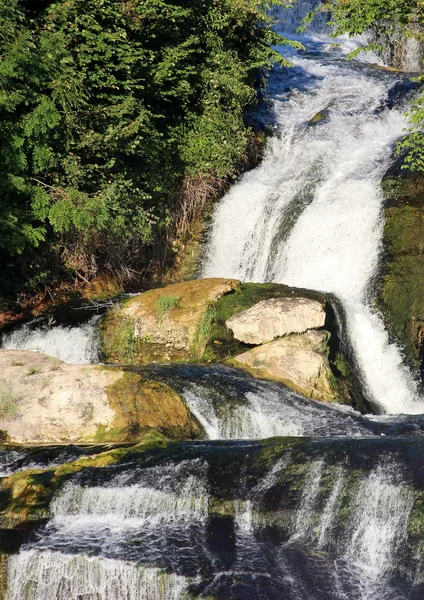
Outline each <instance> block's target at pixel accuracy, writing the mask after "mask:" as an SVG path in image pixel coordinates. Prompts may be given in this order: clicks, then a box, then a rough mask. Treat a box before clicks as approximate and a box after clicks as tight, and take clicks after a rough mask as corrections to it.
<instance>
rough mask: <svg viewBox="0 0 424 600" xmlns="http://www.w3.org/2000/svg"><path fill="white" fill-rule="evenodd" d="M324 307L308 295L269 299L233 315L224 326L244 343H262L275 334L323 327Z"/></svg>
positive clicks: (279, 334)
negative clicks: (307, 296) (304, 296)
mask: <svg viewBox="0 0 424 600" xmlns="http://www.w3.org/2000/svg"><path fill="white" fill-rule="evenodd" d="M325 316H326V315H325V310H324V308H323V306H322V304H320V303H319V302H317V301H316V300H310V299H308V298H271V299H269V300H263V301H262V302H258V304H255V305H254V306H252V307H251V308H248V309H247V310H244V311H242V312H240V313H238V314H236V315H233V316H232V317H231V318H230V319H228V321H227V322H226V325H227V327H228V328H229V329H231V330H232V332H233V334H234V337H235V338H236V339H238V340H240V341H241V342H244V343H245V344H255V345H257V344H265V343H267V342H271V341H272V340H275V339H276V338H278V337H282V336H285V335H289V334H292V333H303V332H305V331H307V330H308V329H317V328H319V327H323V326H324V323H325Z"/></svg>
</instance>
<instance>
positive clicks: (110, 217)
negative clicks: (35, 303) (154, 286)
mask: <svg viewBox="0 0 424 600" xmlns="http://www.w3.org/2000/svg"><path fill="white" fill-rule="evenodd" d="M279 2H280V3H281V4H283V3H284V4H286V5H290V4H291V2H292V0H279ZM31 4H32V3H29V2H27V1H25V0H0V170H1V172H2V178H1V180H0V259H1V262H2V264H3V265H4V267H6V268H7V267H8V266H9V269H10V273H12V272H13V273H16V276H17V278H18V280H19V279H20V280H22V279H23V280H25V281H26V282H27V283H28V285H29V286H30V287H36V286H37V285H38V284H40V283H42V282H43V281H45V280H46V278H48V276H49V273H48V271H46V270H45V268H44V267H43V266H42V265H41V264H39V263H40V261H39V258H37V259H35V257H39V256H40V255H41V256H47V257H48V256H49V253H50V254H55V255H57V256H59V259H60V260H59V263H60V264H63V265H64V267H66V268H67V269H70V270H71V271H72V272H76V273H77V274H79V275H80V276H81V277H82V278H90V277H92V276H93V275H95V274H96V273H97V272H98V270H99V269H100V268H104V269H106V270H109V271H112V272H115V271H116V270H117V269H121V270H124V269H126V274H127V275H128V276H131V274H132V273H134V272H137V271H140V270H141V269H142V268H145V266H146V264H145V263H146V260H148V257H149V254H148V252H146V250H145V247H146V245H149V244H151V243H152V242H153V240H154V239H155V236H158V235H161V230H162V229H164V228H167V227H169V224H170V223H171V222H172V219H173V217H174V213H175V206H176V202H177V198H178V191H179V189H180V186H181V182H182V180H183V178H184V177H185V176H195V175H205V174H206V175H212V176H214V177H218V178H226V177H228V176H229V175H231V174H232V173H233V172H234V169H235V165H236V163H238V162H239V161H240V160H241V159H243V156H244V154H245V152H246V147H247V143H248V139H249V135H250V131H249V128H248V127H247V126H246V124H245V122H244V112H245V109H246V107H248V106H249V105H251V104H253V103H254V102H255V100H256V92H257V88H258V85H260V83H259V79H258V76H259V75H260V74H261V73H263V72H265V71H266V70H267V69H268V68H269V67H270V66H271V64H272V61H274V60H278V61H279V62H282V63H284V61H283V60H282V59H281V56H280V54H279V53H277V52H276V51H275V50H273V49H272V47H271V45H272V44H277V43H291V44H292V45H298V44H297V43H293V42H288V41H287V40H284V39H283V38H281V37H279V36H278V35H276V34H275V33H274V32H273V30H272V28H270V27H269V25H270V20H269V18H268V16H267V13H266V9H267V3H266V2H263V1H261V0H259V1H258V0H216V1H212V0H206V1H204V0H182V2H178V3H174V2H173V0H126V1H124V2H122V1H120V0H119V1H118V0H108V1H106V0H46V1H45V2H42V3H37V4H36V5H35V6H34V5H33V6H31ZM284 64H285V63H284ZM19 256H22V261H20V259H19ZM49 261H50V262H51V259H48V261H47V262H49ZM17 265H18V267H19V268H18V269H16V267H17ZM30 265H32V266H30ZM39 271H42V272H43V273H44V276H43V277H41V278H40V277H39V275H38V272H39ZM5 278H6V279H7V277H6V276H5Z"/></svg>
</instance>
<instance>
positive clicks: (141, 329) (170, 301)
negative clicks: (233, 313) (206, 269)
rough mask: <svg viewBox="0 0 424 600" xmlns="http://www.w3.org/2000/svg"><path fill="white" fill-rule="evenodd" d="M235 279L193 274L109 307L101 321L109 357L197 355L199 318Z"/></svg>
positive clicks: (139, 359) (141, 359) (201, 339)
mask: <svg viewBox="0 0 424 600" xmlns="http://www.w3.org/2000/svg"><path fill="white" fill-rule="evenodd" d="M239 285H240V282H239V281H237V280H234V279H195V280H193V281H185V282H182V283H176V284H173V285H169V286H167V287H165V288H158V289H154V290H149V291H148V292H144V293H143V294H140V295H138V296H135V297H134V298H131V299H130V300H129V301H127V302H125V303H124V304H122V305H120V306H119V307H117V308H114V309H112V310H111V311H109V313H108V314H107V315H106V318H105V319H104V321H103V324H102V337H103V351H104V354H105V358H106V360H107V361H108V362H114V363H116V362H118V363H124V364H125V363H126V364H128V363H137V364H147V363H149V362H157V361H159V362H163V361H172V360H197V359H198V358H200V357H201V356H202V354H203V352H204V348H205V343H206V341H207V337H206V335H204V333H205V331H204V319H205V315H206V313H207V311H208V309H209V308H210V306H212V305H213V304H214V303H215V302H216V301H217V300H218V299H219V298H220V297H221V296H223V295H224V294H228V293H229V292H232V291H233V290H235V289H236V288H237V287H238V286H239Z"/></svg>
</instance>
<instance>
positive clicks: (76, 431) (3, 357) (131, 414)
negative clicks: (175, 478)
mask: <svg viewBox="0 0 424 600" xmlns="http://www.w3.org/2000/svg"><path fill="white" fill-rule="evenodd" d="M152 427H155V428H157V429H158V430H162V431H164V432H166V433H167V434H169V435H170V436H172V437H177V438H178V437H179V438H191V437H195V436H196V435H199V434H200V428H199V426H198V425H197V423H196V422H195V421H194V419H192V417H191V415H190V413H189V411H188V409H187V407H186V405H185V404H184V402H183V401H182V399H181V398H180V396H179V395H178V394H177V393H176V392H174V391H173V390H171V389H170V388H169V387H168V386H166V385H165V384H161V383H157V382H154V381H149V380H146V379H143V377H142V376H141V375H139V374H137V373H130V372H127V371H125V370H124V369H122V368H116V367H103V366H94V365H68V364H66V363H63V362H62V361H60V360H57V359H54V358H50V357H48V356H45V355H43V354H40V353H38V352H28V351H23V350H2V351H0V430H2V431H3V432H6V433H7V436H8V437H9V439H10V441H11V442H16V443H69V442H88V441H102V442H108V441H134V440H137V439H138V437H139V435H140V433H141V432H142V431H143V430H145V429H147V428H152Z"/></svg>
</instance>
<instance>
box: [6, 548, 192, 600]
mask: <svg viewBox="0 0 424 600" xmlns="http://www.w3.org/2000/svg"><path fill="white" fill-rule="evenodd" d="M8 570H9V573H8V589H9V592H8V596H7V600H23V599H25V600H76V599H77V598H81V599H82V598H83V599H84V600H183V599H184V598H186V597H187V595H186V594H185V588H186V580H185V578H184V577H180V576H178V575H175V574H173V573H171V574H166V573H164V572H162V571H160V570H159V569H152V568H143V567H136V566H134V565H132V564H130V563H127V562H125V561H121V560H110V559H104V558H100V557H89V556H71V555H66V554H60V553H59V552H52V551H49V550H44V551H42V552H40V551H35V550H25V551H23V552H21V553H20V554H17V555H15V556H12V557H11V558H10V559H9V564H8Z"/></svg>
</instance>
